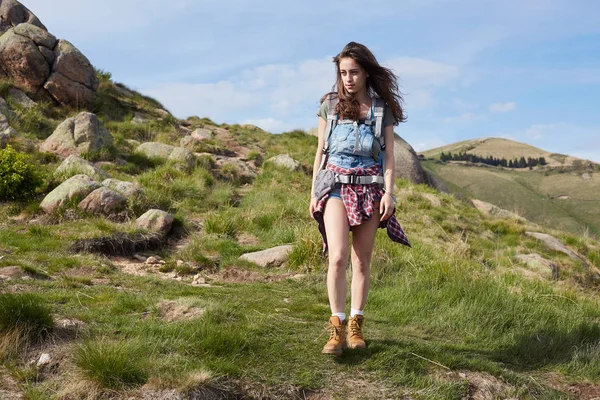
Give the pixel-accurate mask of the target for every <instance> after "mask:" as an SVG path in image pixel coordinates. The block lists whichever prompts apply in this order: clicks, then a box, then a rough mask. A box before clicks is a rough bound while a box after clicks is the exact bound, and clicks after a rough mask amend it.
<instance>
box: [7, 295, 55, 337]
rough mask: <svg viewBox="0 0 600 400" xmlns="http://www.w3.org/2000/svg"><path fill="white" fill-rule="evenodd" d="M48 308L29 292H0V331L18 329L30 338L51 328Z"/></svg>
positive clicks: (51, 323) (51, 322)
mask: <svg viewBox="0 0 600 400" xmlns="http://www.w3.org/2000/svg"><path fill="white" fill-rule="evenodd" d="M52 326H53V321H52V317H51V316H50V309H49V308H48V307H47V306H46V305H45V304H44V302H43V301H42V299H41V298H40V297H38V296H36V295H34V294H31V293H23V294H11V293H6V294H0V333H9V332H13V331H15V330H19V331H21V332H23V333H25V334H26V335H27V336H29V337H30V338H36V337H39V335H41V334H43V333H44V332H48V331H49V330H51V329H52Z"/></svg>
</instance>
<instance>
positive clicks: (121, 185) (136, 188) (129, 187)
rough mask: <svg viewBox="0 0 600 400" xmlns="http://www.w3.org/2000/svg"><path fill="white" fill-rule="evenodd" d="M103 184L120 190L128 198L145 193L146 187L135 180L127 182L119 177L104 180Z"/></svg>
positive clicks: (117, 190)
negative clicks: (134, 181)
mask: <svg viewBox="0 0 600 400" xmlns="http://www.w3.org/2000/svg"><path fill="white" fill-rule="evenodd" d="M102 186H104V187H107V188H109V189H112V190H114V191H116V192H119V193H121V194H122V195H123V196H125V197H127V198H128V199H132V198H136V197H140V196H143V195H144V188H143V187H142V186H140V185H138V184H137V183H133V182H125V181H120V180H118V179H105V180H104V181H102Z"/></svg>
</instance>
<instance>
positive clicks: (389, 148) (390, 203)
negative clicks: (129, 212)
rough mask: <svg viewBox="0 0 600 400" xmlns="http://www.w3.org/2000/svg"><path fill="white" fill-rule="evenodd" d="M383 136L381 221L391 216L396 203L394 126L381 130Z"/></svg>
mask: <svg viewBox="0 0 600 400" xmlns="http://www.w3.org/2000/svg"><path fill="white" fill-rule="evenodd" d="M383 135H384V136H383V137H384V140H385V171H383V180H384V181H385V194H384V195H383V198H382V199H381V203H380V205H379V212H380V214H381V221H384V220H386V219H388V218H389V217H390V216H391V215H392V212H393V211H394V207H395V203H396V201H395V197H394V166H395V158H394V125H388V126H386V127H385V128H383Z"/></svg>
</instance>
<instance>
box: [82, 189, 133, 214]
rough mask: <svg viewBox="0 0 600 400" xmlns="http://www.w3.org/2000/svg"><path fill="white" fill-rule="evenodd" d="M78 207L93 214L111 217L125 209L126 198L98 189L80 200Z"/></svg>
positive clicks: (111, 191) (107, 190)
mask: <svg viewBox="0 0 600 400" xmlns="http://www.w3.org/2000/svg"><path fill="white" fill-rule="evenodd" d="M78 207H79V209H81V210H83V211H87V212H90V213H94V214H103V215H111V214H114V213H116V212H119V211H121V210H123V209H125V207H127V198H125V196H123V195H122V194H120V193H117V192H115V191H114V190H110V189H108V188H105V187H100V188H98V189H96V190H94V191H93V192H91V193H90V194H88V195H87V196H86V198H85V199H83V200H81V202H80V203H79V205H78Z"/></svg>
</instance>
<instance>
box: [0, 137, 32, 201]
mask: <svg viewBox="0 0 600 400" xmlns="http://www.w3.org/2000/svg"><path fill="white" fill-rule="evenodd" d="M42 182H43V181H42V177H41V176H40V174H39V173H38V172H37V171H36V169H35V167H34V166H33V165H32V164H30V163H29V157H28V156H27V155H26V154H24V153H20V152H17V151H15V150H14V149H13V148H12V147H11V146H10V145H7V146H6V148H5V149H3V150H0V200H15V199H22V198H27V197H31V196H32V195H33V194H34V193H35V190H36V189H37V188H38V187H39V186H40V185H41V184H42Z"/></svg>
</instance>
